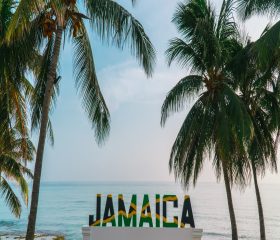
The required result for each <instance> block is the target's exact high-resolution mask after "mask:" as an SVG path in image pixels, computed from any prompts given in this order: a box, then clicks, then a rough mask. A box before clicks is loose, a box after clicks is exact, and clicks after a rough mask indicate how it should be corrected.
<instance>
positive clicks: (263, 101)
mask: <svg viewBox="0 0 280 240" xmlns="http://www.w3.org/2000/svg"><path fill="white" fill-rule="evenodd" d="M253 47H254V44H253V43H249V44H248V45H247V46H246V47H245V48H244V50H242V51H240V53H239V54H237V56H236V57H235V59H234V61H233V62H232V68H231V69H232V70H233V75H234V76H235V77H236V79H237V85H238V90H239V93H240V95H241V98H242V100H243V102H244V104H245V106H246V107H247V111H248V113H249V114H250V116H251V119H252V122H253V126H254V135H253V137H252V139H251V142H250V144H249V145H248V146H249V147H248V159H249V160H250V165H251V170H252V174H253V180H254V186H255V192H256V199H257V204H258V212H259V223H260V239H261V240H265V239H266V234H265V224H264V214H263V207H262V201H261V195H260V190H259V186H258V179H257V176H258V175H264V174H265V172H266V170H267V168H268V167H269V168H270V169H272V170H273V171H277V161H276V149H275V141H276V140H275V139H274V136H275V135H276V133H277V132H278V130H279V126H280V125H279V123H280V118H279V117H280V105H279V103H280V102H279V96H280V95H279V90H280V89H279V86H280V79H279V78H278V77H277V74H276V72H278V63H277V62H278V57H277V54H275V57H272V58H271V59H270V63H269V65H268V68H266V69H265V70H262V69H261V68H260V67H259V63H258V61H257V58H256V56H255V55H254V54H252V48H253ZM245 160H246V159H245Z"/></svg>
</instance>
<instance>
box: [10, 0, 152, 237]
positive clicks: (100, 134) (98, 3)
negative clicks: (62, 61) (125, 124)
mask: <svg viewBox="0 0 280 240" xmlns="http://www.w3.org/2000/svg"><path fill="white" fill-rule="evenodd" d="M132 2H133V3H134V2H135V1H134V0H133V1H132ZM84 9H85V10H86V12H87V16H86V15H84V14H82V13H81V12H80V11H79V8H78V4H77V1H76V0H45V1H44V0H37V1H33V0H32V1H31V0H22V1H20V3H19V5H18V6H17V10H16V12H15V14H14V19H13V20H12V23H11V25H10V34H9V35H8V37H7V39H8V40H9V41H13V39H17V38H19V37H21V36H24V35H26V34H28V32H29V29H30V26H29V25H30V23H34V21H35V22H38V24H37V26H38V31H39V32H40V33H41V34H42V35H43V36H44V37H47V38H48V41H47V45H46V48H45V51H44V54H43V59H42V66H47V68H42V70H41V72H40V74H39V76H40V77H42V79H40V80H38V83H39V85H40V87H38V88H39V89H40V91H41V93H42V94H43V96H42V95H41V96H39V97H38V98H37V99H36V101H35V102H36V104H35V105H36V106H37V107H35V108H34V109H35V111H34V112H33V117H32V119H33V123H34V124H33V125H34V126H36V125H37V126H40V134H39V143H38V147H37V155H36V163H35V170H34V181H33V191H32V200H31V207H30V214H29V222H28V228H27V234H26V239H27V240H32V239H34V232H35V224H36V215H37V207H38V199H39V188H40V179H41V170H42V161H43V153H44V146H45V138H46V131H47V126H48V116H49V108H50V104H51V99H52V97H53V96H54V86H55V85H57V84H58V81H57V80H58V79H59V78H58V77H57V65H58V61H59V56H60V48H61V44H62V37H63V36H65V37H69V39H70V40H71V41H72V43H73V46H74V55H73V58H74V61H73V62H74V71H75V79H76V87H77V89H78V90H79V93H80V95H81V97H82V102H83V106H84V108H85V111H86V113H87V115H88V117H89V119H90V121H91V122H92V127H93V128H94V129H95V135H96V139H97V141H98V142H99V143H100V142H103V141H104V140H105V138H106V136H107V135H108V133H109V111H108V108H107V106H106V103H105V100H104V98H103V96H102V93H101V91H100V88H99V84H98V80H97V76H96V72H95V66H94V58H93V55H92V49H91V45H90V41H89V37H88V34H87V29H86V27H85V25H84V20H85V19H89V21H90V23H91V26H92V27H93V29H94V31H95V33H96V34H98V35H99V36H100V37H101V39H102V41H110V43H112V44H113V45H115V46H117V47H119V48H121V49H122V48H123V47H124V46H128V47H130V49H131V53H132V54H133V55H135V56H136V58H137V59H138V61H139V63H140V65H141V66H142V67H143V68H144V70H145V72H146V74H147V75H148V76H151V74H152V71H153V65H154V62H155V51H154V48H153V46H152V44H151V42H150V40H149V38H148V36H147V35H146V33H145V31H144V29H143V27H142V25H141V24H140V23H139V21H138V20H137V19H136V18H135V17H134V16H133V15H132V14H130V13H129V12H128V11H127V10H126V9H124V8H123V7H122V6H121V5H119V4H118V3H117V2H115V1H113V0H85V1H84ZM33 25H34V24H33ZM13 29H17V30H16V31H13ZM38 39H39V38H38ZM38 42H40V41H38Z"/></svg>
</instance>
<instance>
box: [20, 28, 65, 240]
mask: <svg viewBox="0 0 280 240" xmlns="http://www.w3.org/2000/svg"><path fill="white" fill-rule="evenodd" d="M61 38H62V28H61V27H58V28H57V30H56V38H55V43H54V48H53V57H52V61H51V64H50V70H49V73H48V77H47V83H46V90H45V91H46V92H45V96H44V102H43V108H42V118H41V126H40V135H39V142H38V148H37V154H36V162H35V168H34V179H33V188H32V197H31V206H30V213H29V218H28V226H27V233H26V240H33V239H34V234H35V225H36V216H37V208H38V201H39V190H40V181H41V172H42V163H43V155H44V148H45V140H46V133H47V125H48V119H49V108H50V102H51V96H52V94H53V89H54V79H55V76H56V69H57V64H58V59H59V53H60V46H61Z"/></svg>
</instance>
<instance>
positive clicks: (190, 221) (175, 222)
mask: <svg viewBox="0 0 280 240" xmlns="http://www.w3.org/2000/svg"><path fill="white" fill-rule="evenodd" d="M105 197H106V200H105V201H104V207H102V200H101V199H102V195H101V194H97V196H96V214H95V216H94V215H90V216H89V225H90V226H96V227H97V226H100V227H106V226H111V227H156V228H159V227H164V228H178V227H180V228H185V227H186V226H190V227H192V228H194V227H195V224H194V218H193V212H192V207H191V201H190V197H189V196H184V198H183V199H182V206H183V207H182V209H178V207H179V199H178V197H177V196H176V195H163V196H161V195H159V194H156V195H155V196H153V201H152V202H151V201H150V199H151V198H150V197H149V195H148V194H144V195H143V197H142V201H141V203H140V205H137V204H138V202H137V195H135V194H133V195H132V196H131V197H130V199H129V204H125V200H124V196H123V194H119V195H118V196H116V198H114V199H113V196H112V194H109V195H106V196H104V199H105ZM152 208H153V209H154V211H152ZM101 209H104V211H102V212H101ZM137 209H138V212H137ZM174 209H175V210H177V212H180V214H178V215H177V216H171V214H172V212H174V211H172V210H174ZM179 210H181V211H179ZM101 214H102V215H101Z"/></svg>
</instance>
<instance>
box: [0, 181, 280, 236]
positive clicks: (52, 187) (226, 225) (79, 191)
mask: <svg viewBox="0 0 280 240" xmlns="http://www.w3.org/2000/svg"><path fill="white" fill-rule="evenodd" d="M260 190H261V194H262V200H263V208H264V215H265V224H266V233H267V239H268V240H279V239H280V237H279V236H280V185H277V184H275V185H269V184H261V185H260ZM98 193H101V194H102V195H103V196H104V198H102V200H103V202H102V206H104V204H105V200H106V198H105V196H106V194H110V193H111V194H113V198H114V199H117V195H118V194H120V193H122V194H124V199H125V202H126V204H129V202H130V199H131V195H132V194H137V196H138V199H137V200H138V207H141V206H139V205H141V204H142V202H141V201H142V200H141V199H143V198H142V197H143V195H144V194H149V196H150V202H151V205H152V206H151V207H152V212H153V211H154V206H153V203H154V195H155V194H156V193H158V194H161V195H163V194H176V195H177V196H178V199H179V208H180V207H182V204H183V198H184V195H185V194H188V195H190V198H191V204H192V209H193V213H194V220H195V224H196V227H197V228H201V229H203V232H204V234H203V238H202V239H203V240H214V239H215V240H229V239H231V230H230V220H229V214H228V208H227V201H226V193H225V189H224V185H223V184H217V183H199V184H198V185H197V186H196V187H195V188H192V189H189V190H188V191H184V190H182V188H181V187H180V185H179V184H175V183H154V182H149V183H148V182H147V183H139V182H135V183H134V182H129V183H125V182H106V183H104V182H103V183H43V184H42V186H41V193H40V203H39V212H38V217H37V230H38V231H42V232H50V233H53V232H59V233H63V234H64V235H65V236H66V239H68V240H74V239H75V240H76V239H82V234H81V227H82V226H83V225H86V224H87V223H88V216H89V215H90V214H95V205H96V194H98ZM233 198H234V207H235V213H236V218H237V225H238V231H239V236H240V239H248V240H250V239H252V240H253V239H259V224H258V212H257V204H256V198H255V192H254V188H253V186H252V187H249V188H247V189H246V190H240V189H238V188H234V189H233ZM115 208H117V205H115ZM170 214H171V215H172V214H175V212H174V213H170ZM27 217H28V211H27V208H26V207H25V208H24V209H23V213H22V216H21V218H20V219H15V218H14V217H13V216H12V215H11V214H10V212H9V209H8V208H7V207H6V205H5V204H4V202H3V200H0V235H1V234H3V233H7V232H8V233H22V232H24V231H25V230H26V224H27ZM179 219H180V217H179Z"/></svg>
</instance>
